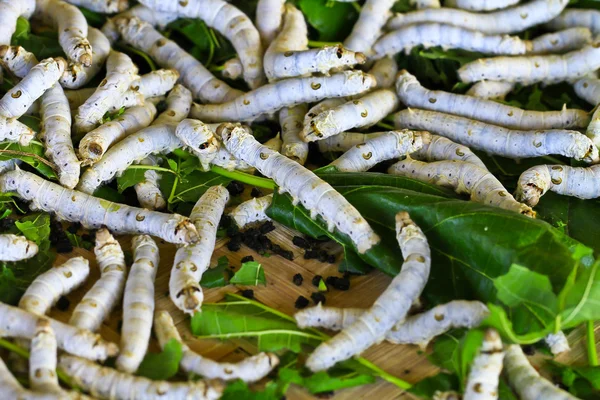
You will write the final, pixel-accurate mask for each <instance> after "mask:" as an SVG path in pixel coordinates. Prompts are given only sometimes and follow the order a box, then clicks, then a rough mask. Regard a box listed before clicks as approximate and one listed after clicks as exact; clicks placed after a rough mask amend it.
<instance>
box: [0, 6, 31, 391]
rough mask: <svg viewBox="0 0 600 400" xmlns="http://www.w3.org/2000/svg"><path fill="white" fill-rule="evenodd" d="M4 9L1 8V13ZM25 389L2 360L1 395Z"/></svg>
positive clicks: (0, 364) (0, 373) (0, 367)
mask: <svg viewBox="0 0 600 400" xmlns="http://www.w3.org/2000/svg"><path fill="white" fill-rule="evenodd" d="M0 4H2V3H0ZM1 10H2V7H0V11H1ZM24 392H25V389H24V388H23V386H21V384H20V383H19V381H17V378H15V377H14V375H13V374H12V373H11V372H10V370H9V369H8V367H7V366H6V364H5V363H4V360H2V358H0V395H1V396H2V398H5V399H18V398H19V397H20V396H22V395H23V393H24Z"/></svg>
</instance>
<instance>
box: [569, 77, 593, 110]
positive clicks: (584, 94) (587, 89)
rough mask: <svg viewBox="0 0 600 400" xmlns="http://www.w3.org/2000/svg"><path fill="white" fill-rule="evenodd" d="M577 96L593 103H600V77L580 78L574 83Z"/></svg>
mask: <svg viewBox="0 0 600 400" xmlns="http://www.w3.org/2000/svg"><path fill="white" fill-rule="evenodd" d="M573 89H575V93H577V96H579V97H581V98H582V99H584V100H585V101H587V102H588V103H590V104H592V105H598V104H600V79H597V78H583V79H579V80H578V81H577V82H575V84H574V85H573Z"/></svg>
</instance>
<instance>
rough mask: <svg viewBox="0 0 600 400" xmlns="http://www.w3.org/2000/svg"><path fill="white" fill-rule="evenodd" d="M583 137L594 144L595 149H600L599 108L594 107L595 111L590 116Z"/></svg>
mask: <svg viewBox="0 0 600 400" xmlns="http://www.w3.org/2000/svg"><path fill="white" fill-rule="evenodd" d="M585 135H586V136H587V137H589V138H590V139H591V140H592V142H594V144H595V145H596V147H599V148H600V107H596V111H594V113H593V114H592V121H591V122H590V124H589V125H588V127H587V130H586V131H585Z"/></svg>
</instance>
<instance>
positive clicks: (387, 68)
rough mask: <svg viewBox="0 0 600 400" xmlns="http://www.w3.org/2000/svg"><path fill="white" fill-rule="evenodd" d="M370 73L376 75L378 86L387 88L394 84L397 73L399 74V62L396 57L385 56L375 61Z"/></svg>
mask: <svg viewBox="0 0 600 400" xmlns="http://www.w3.org/2000/svg"><path fill="white" fill-rule="evenodd" d="M369 74H371V75H373V76H374V77H375V81H377V87H378V88H382V89H387V88H390V87H392V86H394V82H396V74H398V63H397V62H396V60H395V59H394V57H383V58H380V59H379V60H377V61H375V63H374V64H373V66H372V67H371V69H370V70H369Z"/></svg>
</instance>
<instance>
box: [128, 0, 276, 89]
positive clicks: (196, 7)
mask: <svg viewBox="0 0 600 400" xmlns="http://www.w3.org/2000/svg"><path fill="white" fill-rule="evenodd" d="M140 3H142V4H144V5H145V6H147V7H150V8H154V9H155V10H158V11H165V12H168V13H176V14H178V15H179V16H180V17H184V18H200V19H201V20H203V21H204V22H205V23H206V25H208V26H209V27H211V28H214V29H215V30H217V31H218V32H219V33H220V34H222V35H223V36H225V38H227V39H228V40H229V41H230V42H231V44H232V45H233V47H234V48H235V51H236V53H237V55H238V57H239V58H240V61H241V62H242V65H243V69H244V80H245V81H246V82H247V83H248V86H250V88H251V89H256V88H257V87H259V86H260V85H262V84H263V83H264V81H265V76H264V71H263V65H262V59H263V52H264V50H263V47H262V44H261V41H260V35H259V33H258V30H257V29H256V27H255V26H254V25H253V24H252V21H251V20H250V18H248V16H247V15H246V14H244V13H243V12H242V11H240V10H239V9H238V8H236V7H235V6H233V5H231V4H229V3H226V2H225V1H224V0H188V1H186V2H181V1H178V0H142V1H140Z"/></svg>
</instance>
